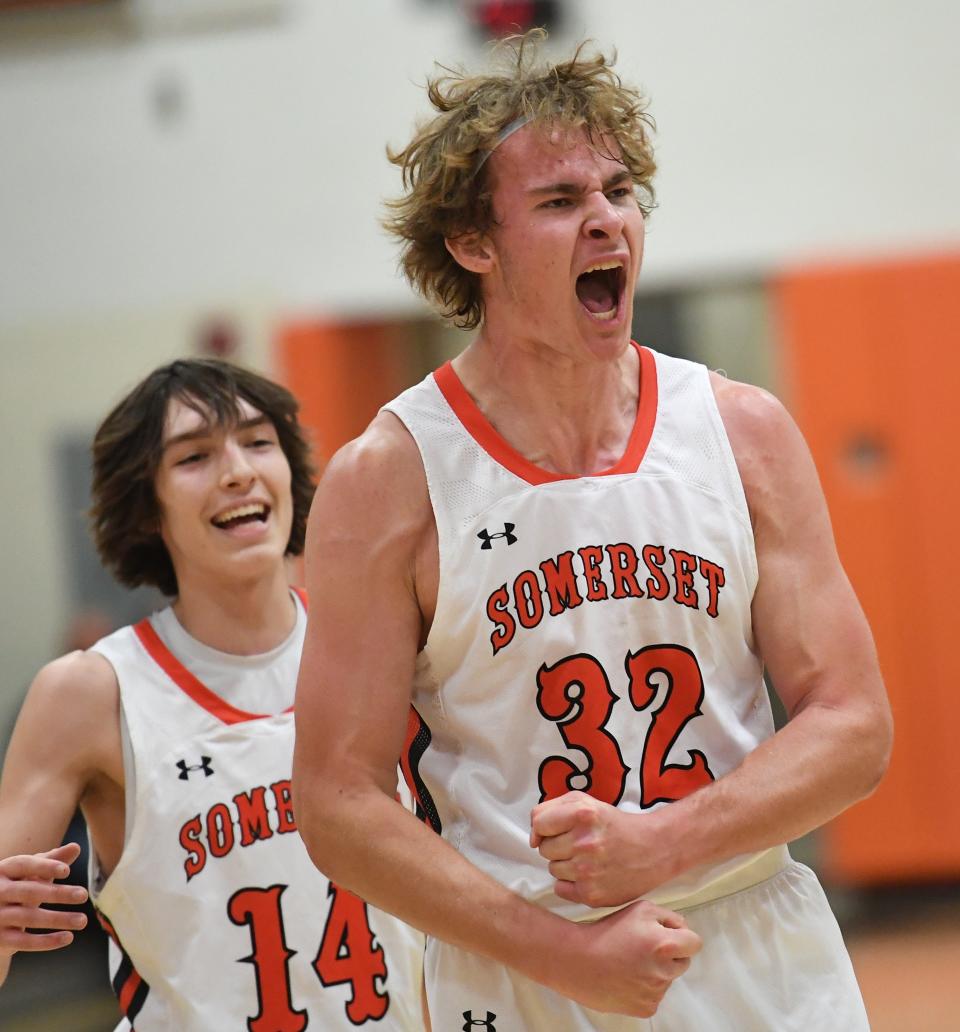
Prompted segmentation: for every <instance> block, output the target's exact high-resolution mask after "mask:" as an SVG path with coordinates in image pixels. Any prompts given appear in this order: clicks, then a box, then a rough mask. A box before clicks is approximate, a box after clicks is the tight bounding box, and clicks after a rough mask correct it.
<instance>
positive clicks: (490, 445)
mask: <svg viewBox="0 0 960 1032" xmlns="http://www.w3.org/2000/svg"><path fill="white" fill-rule="evenodd" d="M630 343H631V344H633V346H634V347H635V348H636V349H637V354H638V355H639V356H640V390H639V398H638V401H637V415H636V418H635V419H634V422H633V429H632V430H631V431H630V440H629V441H627V448H626V451H624V453H623V455H622V456H621V458H620V461H619V462H617V463H616V465H613V466H611V467H610V468H609V469H603V470H600V472H599V473H584V474H579V473H554V472H552V471H551V470H547V469H542V468H541V467H540V466H537V465H536V464H535V463H533V462H531V461H530V460H529V459H527V458H525V457H524V456H523V455H521V454H520V452H518V451H517V450H516V448H514V447H513V445H511V444H509V443H508V442H507V441H505V440H504V438H503V437H501V436H500V434H499V433H497V431H496V430H495V429H494V428H493V426H492V425H491V424H490V421H489V420H488V419H487V417H486V416H485V415H484V414H483V413H482V412H481V411H480V409H479V407H478V406H477V403H476V402H475V401H474V400H473V398H471V397H470V395H469V394H468V393H467V389H466V387H464V386H463V382H462V381H461V379H460V377H459V376H457V374H456V372H455V370H454V368H453V365H452V363H450V362H446V363H444V364H443V365H442V366H441V367H440V368H439V369H437V370H436V372H434V374H433V378H434V380H435V381H436V384H437V387H439V388H440V393H441V394H442V395H443V396H444V398H445V399H446V401H447V404H448V405H449V406H450V408H452V409H453V412H454V415H455V416H456V417H457V418H458V419H459V420H460V422H461V423H462V424H463V428H464V429H465V430H466V431H467V433H468V434H470V436H471V437H472V438H473V439H474V440H475V441H476V442H477V444H479V445H480V447H481V448H483V450H484V451H485V452H486V453H487V454H488V455H489V456H490V457H491V458H492V459H493V460H494V461H495V462H498V463H499V464H500V465H501V466H503V467H504V468H505V469H508V470H509V471H510V472H511V473H513V474H514V475H515V476H518V477H520V479H521V480H526V481H527V483H528V484H550V483H554V482H556V481H558V480H581V479H584V478H586V477H611V476H616V475H617V474H620V473H636V472H637V470H638V469H639V468H640V463H641V462H642V461H643V457H644V455H645V454H646V452H647V446H648V445H649V444H650V438H651V436H652V435H653V426H654V423H655V422H656V419H657V363H656V360H655V359H654V357H653V353H652V352H651V351H650V349H649V348H642V347H640V345H639V344H637V343H636V341H631V342H630Z"/></svg>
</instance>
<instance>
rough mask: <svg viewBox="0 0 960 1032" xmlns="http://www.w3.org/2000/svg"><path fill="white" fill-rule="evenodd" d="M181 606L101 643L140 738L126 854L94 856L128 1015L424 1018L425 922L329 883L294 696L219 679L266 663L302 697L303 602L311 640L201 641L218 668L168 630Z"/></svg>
mask: <svg viewBox="0 0 960 1032" xmlns="http://www.w3.org/2000/svg"><path fill="white" fill-rule="evenodd" d="M173 619H174V618H173V616H172V613H171V612H170V611H169V610H166V611H164V612H163V613H160V614H155V615H154V617H152V618H151V619H150V620H145V621H143V622H142V623H140V624H138V625H137V626H135V627H124V628H122V629H121V630H119V631H117V632H116V633H115V634H112V635H110V636H109V637H107V638H105V639H103V640H102V641H101V642H99V643H98V644H97V645H95V646H94V649H95V650H96V651H97V652H99V653H101V654H102V655H103V656H105V657H106V658H107V659H108V660H109V661H110V663H111V664H112V665H113V668H114V670H115V671H116V674H117V679H118V681H119V685H120V700H121V708H122V715H123V720H124V722H125V725H126V732H127V734H128V736H129V746H130V748H129V754H130V755H125V767H126V770H127V778H128V782H129V787H130V788H131V791H130V792H128V799H127V814H126V820H127V838H126V843H125V845H124V849H123V854H122V856H121V858H120V862H119V864H118V865H117V867H116V869H115V870H114V871H113V872H112V873H111V874H110V876H109V877H108V878H106V880H105V881H103V880H102V879H101V878H100V877H99V875H98V871H97V865H96V862H95V860H94V862H93V863H92V866H91V895H92V898H93V901H94V904H95V906H96V907H97V910H98V912H99V914H100V915H101V922H102V924H103V925H104V927H105V928H106V930H107V932H108V933H109V934H110V937H111V976H112V980H113V987H114V991H115V992H116V994H117V997H118V1000H119V1003H120V1009H121V1012H122V1013H123V1014H124V1015H125V1017H126V1020H127V1022H128V1023H129V1024H127V1025H124V1027H131V1026H132V1027H133V1028H135V1029H136V1032H173V1030H176V1032H232V1030H236V1032H241V1030H242V1032H246V1030H248V1029H249V1030H250V1032H302V1030H304V1029H315V1030H316V1032H327V1030H334V1029H355V1028H357V1027H358V1026H360V1027H364V1028H370V1029H371V1030H372V1029H384V1030H391V1032H392V1030H395V1029H396V1030H401V1032H414V1030H416V1032H421V1030H422V1028H423V1021H422V1016H421V1015H422V1011H421V981H422V956H423V937H422V936H421V935H420V934H419V933H418V932H415V931H413V930H412V929H410V928H408V927H406V926H405V925H402V924H401V923H400V922H398V921H397V920H395V919H394V918H392V917H390V916H389V915H386V914H383V913H381V912H379V911H377V910H375V909H374V908H373V907H369V906H367V905H366V904H365V903H363V902H362V901H361V900H359V899H358V898H357V897H356V896H354V895H352V894H351V893H349V892H346V891H344V890H342V889H340V888H339V887H337V886H336V885H334V884H332V883H331V882H329V881H328V880H327V879H326V878H325V877H324V876H323V875H322V874H321V873H320V872H319V871H318V870H317V869H316V868H315V867H314V865H313V863H312V861H311V860H310V857H309V856H308V854H307V851H306V848H305V847H304V845H303V842H302V840H301V838H300V836H299V835H298V834H297V827H296V823H295V821H294V817H293V810H292V807H291V799H290V773H291V766H292V762H293V742H294V724H293V713H292V709H288V710H286V711H285V712H282V713H277V714H274V715H257V714H255V713H249V712H245V711H244V710H242V709H239V708H237V707H236V706H235V705H233V704H232V703H231V702H230V701H228V700H227V698H225V697H224V696H226V695H229V692H228V691H223V692H221V693H217V692H215V691H213V690H211V687H210V685H215V684H217V683H218V682H219V683H220V684H223V685H227V684H229V678H230V677H231V676H232V677H233V678H238V677H240V674H239V672H238V671H240V670H241V669H243V670H244V671H245V673H246V674H247V675H249V668H250V667H251V666H253V667H254V668H255V669H256V668H257V665H258V664H259V669H260V670H261V671H263V673H262V675H261V676H262V677H263V678H264V679H266V680H268V681H269V680H270V678H273V679H274V680H277V679H278V678H279V680H278V681H277V683H278V684H283V685H284V686H285V687H286V688H287V689H289V691H290V697H291V698H292V687H293V685H294V684H295V681H296V674H297V667H298V663H299V658H300V646H301V644H302V636H303V626H302V625H303V623H304V620H303V615H302V611H301V614H300V618H299V626H298V635H297V640H296V641H293V640H291V641H290V642H288V643H287V646H285V647H282V648H281V649H280V650H278V653H277V655H276V656H274V654H273V653H271V654H269V655H268V657H267V658H266V659H265V657H248V658H247V659H241V658H239V657H226V656H222V654H219V653H213V650H210V649H206V648H205V647H204V646H202V645H200V643H197V642H194V644H195V645H196V646H197V649H196V650H195V654H196V655H199V656H201V657H204V658H203V661H202V662H201V661H199V660H198V661H197V663H195V664H194V665H196V666H198V667H200V668H202V669H203V670H204V672H205V679H206V680H208V682H209V683H208V684H204V683H202V682H201V681H200V680H199V679H198V677H197V676H196V675H195V674H194V673H193V672H191V670H189V669H187V667H186V666H185V665H184V663H183V662H181V660H180V659H179V658H178V657H177V656H175V655H174V654H173V652H172V651H171V649H170V647H169V645H168V643H166V642H165V641H164V640H163V637H162V631H163V629H164V628H165V627H169V626H170V621H172V620H173ZM185 633H186V632H183V631H182V629H180V634H181V635H185ZM167 637H168V638H169V634H168V635H167ZM190 640H191V641H193V639H190ZM211 656H212V657H213V658H211ZM216 656H221V661H219V662H217V661H216V658H215V657H216ZM184 658H187V657H184ZM187 661H188V662H189V661H190V660H189V659H187ZM215 674H217V675H218V676H214V675H215ZM101 882H102V883H101Z"/></svg>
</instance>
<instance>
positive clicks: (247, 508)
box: [213, 502, 267, 523]
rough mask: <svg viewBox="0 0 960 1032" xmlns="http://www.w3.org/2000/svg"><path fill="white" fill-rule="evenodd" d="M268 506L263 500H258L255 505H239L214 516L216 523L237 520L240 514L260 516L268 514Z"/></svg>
mask: <svg viewBox="0 0 960 1032" xmlns="http://www.w3.org/2000/svg"><path fill="white" fill-rule="evenodd" d="M266 512H267V507H266V506H265V505H263V504H262V503H261V502H257V503H255V504H253V505H238V506H237V508H236V509H228V510H227V511H226V512H221V513H219V514H218V515H217V516H214V518H213V522H214V523H229V522H230V520H235V519H237V518H238V517H240V516H260V515H266Z"/></svg>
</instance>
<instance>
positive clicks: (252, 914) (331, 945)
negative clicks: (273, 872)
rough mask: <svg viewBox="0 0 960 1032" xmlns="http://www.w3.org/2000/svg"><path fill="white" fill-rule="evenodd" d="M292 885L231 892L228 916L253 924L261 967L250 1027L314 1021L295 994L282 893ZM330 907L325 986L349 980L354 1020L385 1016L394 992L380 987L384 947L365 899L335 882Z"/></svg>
mask: <svg viewBox="0 0 960 1032" xmlns="http://www.w3.org/2000/svg"><path fill="white" fill-rule="evenodd" d="M286 888H287V886H286V885H271V886H270V888H268V889H255V888H247V889H240V891H239V892H235V893H234V894H233V895H232V896H231V897H230V902H229V903H228V904H227V915H228V916H229V918H230V920H231V921H232V922H233V923H234V924H235V925H248V926H249V928H250V939H251V943H252V946H253V952H252V953H251V954H250V956H249V957H245V958H244V960H245V961H246V962H247V963H249V964H252V965H253V967H254V971H255V972H256V980H257V998H258V1000H259V1002H260V1010H259V1013H257V1014H256V1015H255V1016H253V1017H251V1018H249V1019H248V1021H247V1026H248V1027H249V1029H250V1032H303V1030H304V1029H305V1028H306V1027H307V1025H308V1024H309V1021H310V1019H309V1017H308V1015H307V1012H306V1011H305V1010H296V1009H295V1008H294V1006H293V1000H292V998H291V993H290V971H289V963H290V958H291V957H292V956H293V955H294V953H295V952H296V951H295V950H291V949H289V948H288V947H287V942H286V937H285V936H284V933H283V911H282V910H281V908H280V897H281V896H282V895H283V893H284V890H285V889H286ZM328 891H329V895H330V911H329V913H328V914H327V923H326V926H325V928H324V929H323V938H322V939H321V940H320V949H319V950H318V951H317V956H316V958H315V960H314V962H313V967H314V970H315V971H316V974H317V977H318V978H319V979H320V981H321V983H322V984H323V985H325V986H333V985H342V984H348V985H349V986H350V987H351V990H352V995H351V997H350V999H349V1000H348V1001H347V1003H346V1004H345V1009H346V1013H347V1017H348V1018H349V1019H350V1022H351V1023H352V1024H354V1025H362V1024H363V1023H364V1022H366V1021H379V1020H380V1019H381V1018H382V1017H383V1016H384V1014H386V1013H387V1008H388V1007H389V1006H390V997H389V995H388V994H387V993H386V992H380V991H379V990H378V988H377V980H378V979H379V980H381V984H382V980H383V979H385V978H386V976H387V965H386V961H385V959H384V956H383V947H382V946H381V945H379V943H376V942H375V940H374V937H373V932H372V931H371V930H370V922H369V918H368V916H367V905H366V903H364V902H363V900H361V899H359V898H358V897H357V896H354V895H353V893H352V892H347V891H346V890H345V889H341V888H339V887H338V886H336V885H334V884H333V882H331V883H330V888H329V890H328Z"/></svg>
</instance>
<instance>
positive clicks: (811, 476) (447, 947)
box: [294, 40, 890, 1032]
mask: <svg viewBox="0 0 960 1032" xmlns="http://www.w3.org/2000/svg"><path fill="white" fill-rule="evenodd" d="M429 95H430V98H431V101H432V102H433V104H434V107H435V108H436V109H437V111H438V114H437V115H436V116H435V117H434V119H433V120H432V121H430V122H429V123H428V124H426V125H425V126H423V127H422V128H421V129H420V131H419V132H418V133H417V135H416V136H415V138H414V139H413V141H412V142H411V143H410V145H409V146H408V147H407V148H406V149H405V150H403V151H401V152H400V153H398V154H396V155H394V156H393V160H394V161H395V163H396V164H398V165H399V166H400V167H401V169H402V170H403V175H404V183H405V185H406V186H407V188H408V190H407V193H406V196H404V197H403V198H402V199H401V200H399V201H398V202H396V203H395V205H394V206H393V209H392V217H391V220H390V222H389V225H390V227H391V228H392V229H393V230H394V232H395V233H396V234H397V235H398V236H399V237H400V238H401V239H402V240H403V242H404V259H403V260H404V268H405V270H406V273H407V275H408V277H409V278H410V279H411V281H412V282H413V283H414V284H415V285H416V286H417V287H419V288H420V289H421V290H422V291H423V292H424V293H425V294H426V295H427V296H428V297H430V298H432V299H433V300H435V301H437V302H439V305H440V307H441V309H442V311H443V312H444V313H445V314H446V315H447V316H451V317H453V318H455V319H456V320H457V321H459V322H460V323H461V324H462V325H466V326H478V327H479V333H478V334H477V336H476V337H475V339H474V340H473V341H472V342H471V343H470V344H469V345H468V346H467V347H466V349H465V350H464V351H463V352H462V353H461V354H460V355H459V356H457V357H456V358H455V359H453V361H452V362H451V363H448V364H446V365H445V366H443V367H442V368H441V369H439V370H438V371H437V372H436V373H434V374H433V375H431V376H429V377H427V379H426V380H425V381H424V382H423V383H421V384H419V385H418V386H415V387H413V388H411V389H410V390H408V391H407V392H406V393H404V394H402V395H401V396H400V397H399V398H397V399H396V400H395V401H394V402H392V403H390V404H389V405H387V406H386V408H385V409H384V410H383V411H382V412H381V413H380V414H379V415H378V416H377V417H376V419H375V420H374V421H373V423H372V424H371V426H370V427H369V428H368V430H367V431H366V432H365V433H364V434H363V435H362V437H360V438H359V439H358V440H357V441H355V442H353V443H351V444H350V445H348V446H347V447H346V448H344V449H343V450H342V451H341V452H340V453H339V454H338V455H337V456H336V458H335V459H334V460H333V462H332V463H331V465H330V466H329V468H328V470H327V472H326V474H325V476H324V478H323V480H322V482H321V485H320V487H319V489H318V493H317V497H316V499H315V501H314V505H313V510H312V513H311V518H310V524H309V531H308V548H307V564H308V575H307V581H308V586H309V587H310V590H311V595H312V597H313V598H314V599H315V607H314V610H313V611H312V612H311V615H310V620H309V625H308V631H307V638H306V642H305V646H304V655H303V663H302V666H301V673H300V681H299V690H298V700H297V729H298V730H297V744H296V752H295V760H294V798H295V803H296V808H297V814H298V817H299V819H300V828H301V833H302V834H303V836H304V839H305V841H306V843H307V847H308V849H309V850H310V852H311V855H312V856H313V857H314V859H315V860H316V862H317V863H318V864H319V865H320V866H321V867H323V868H324V869H327V870H329V871H330V873H331V876H332V877H334V878H336V879H339V880H342V881H343V882H344V883H345V884H347V885H349V886H351V887H352V888H353V889H355V890H356V891H357V892H359V893H360V894H361V895H363V896H364V898H368V899H370V900H372V901H374V902H376V904H377V905H378V906H382V907H383V908H384V909H387V910H390V911H392V912H394V913H396V914H398V915H400V916H401V917H402V918H403V919H404V920H407V921H409V922H411V923H412V924H414V925H416V926H418V927H420V928H423V929H424V930H425V931H426V932H427V933H428V934H429V938H428V946H427V959H426V978H427V992H428V998H429V1004H430V1012H431V1019H432V1021H433V1025H434V1028H438V1029H454V1028H456V1029H460V1028H463V1029H473V1030H476V1029H485V1030H486V1032H509V1030H514V1029H546V1028H551V1029H564V1030H565V1032H569V1030H581V1029H604V1030H613V1029H616V1030H626V1029H631V1030H633V1029H640V1028H647V1027H649V1026H648V1024H647V1023H646V1022H642V1021H640V1020H639V1018H641V1017H649V1016H650V1015H652V1014H653V1013H654V1012H655V1011H656V1013H657V1018H656V1022H655V1027H656V1029H657V1032H676V1030H689V1029H694V1028H703V1029H710V1030H711V1032H718V1030H730V1032H734V1030H736V1032H742V1030H745V1029H756V1030H760V1029H770V1030H772V1029H776V1030H778V1032H782V1030H784V1029H797V1030H806V1032H809V1030H812V1029H818V1030H820V1029H823V1030H827V1029H831V1030H833V1029H844V1030H845V1032H850V1030H855V1029H865V1028H866V1027H867V1024H866V1018H865V1014H864V1010H863V1005H862V1001H861V999H860V994H859V990H858V988H857V985H856V982H855V979H854V977H853V973H852V969H851V965H850V962H849V959H848V957H847V955H846V953H845V950H844V947H843V944H842V940H841V938H840V934H839V930H838V928H837V926H836V922H835V921H834V919H833V916H832V914H831V913H830V911H829V908H828V906H827V904H826V902H825V899H824V896H823V893H822V890H821V889H820V886H819V884H818V883H817V880H816V878H815V877H814V876H813V874H812V873H811V872H810V871H808V870H807V869H806V868H804V867H802V866H800V865H798V864H796V863H794V862H792V861H791V859H790V857H789V854H788V852H787V849H786V847H785V845H784V843H785V842H787V841H788V840H790V839H792V838H795V837H796V836H798V835H801V834H803V833H804V832H807V831H809V830H810V829H812V828H815V827H817V826H818V825H820V824H822V823H823V822H824V821H825V820H827V819H829V818H830V817H832V816H833V815H834V814H836V813H838V812H839V811H841V810H842V809H844V807H846V806H848V805H849V804H851V803H852V802H853V801H854V800H856V799H859V798H860V797H862V796H864V795H866V794H867V793H869V792H870V791H871V790H872V788H873V787H874V785H875V784H876V783H877V780H878V779H879V777H880V776H881V773H882V771H883V769H884V766H885V763H886V758H887V753H888V749H889V745H890V717H889V712H888V707H887V703H886V700H885V695H884V691H883V687H882V683H881V679H880V675H879V672H878V667H877V661H876V657H875V654H874V648H873V644H872V640H871V636H870V632H869V629H868V627H867V625H866V623H865V620H864V617H863V614H862V612H861V610H860V607H859V605H858V603H857V601H856V599H855V597H854V594H853V592H852V590H851V588H850V585H849V583H848V581H847V579H846V577H845V576H844V573H843V571H842V569H841V567H840V563H839V561H838V558H837V555H836V551H835V548H834V544H833V540H832V534H831V530H830V525H829V521H828V517H827V513H826V509H825V503H824V500H823V497H822V494H821V491H820V488H819V486H818V482H817V477H816V473H815V470H814V467H813V464H812V462H811V459H810V456H809V453H808V451H807V448H806V446H805V444H804V442H803V440H802V438H801V436H800V434H799V432H798V431H797V429H796V427H795V426H794V424H793V423H792V422H791V420H790V418H789V417H788V415H787V414H786V412H785V411H784V409H783V407H782V406H781V405H780V404H779V403H778V402H777V401H776V400H775V399H773V398H772V397H770V396H769V395H767V394H765V393H764V392H762V391H760V390H757V389H755V388H753V387H749V386H745V385H742V384H738V383H731V382H727V381H725V380H724V379H722V378H721V377H718V376H714V375H712V374H710V373H708V372H707V370H705V369H704V368H702V367H700V366H697V365H694V364H692V363H688V362H684V361H680V360H677V359H671V358H668V357H666V356H663V355H659V354H656V353H654V352H653V351H650V350H649V349H647V348H641V347H638V346H635V345H634V344H632V343H631V341H630V325H631V315H632V299H633V294H634V285H635V283H636V279H637V275H638V273H639V270H640V264H641V259H642V255H643V242H644V218H645V215H646V213H647V211H648V210H649V206H650V203H651V193H650V181H651V176H652V174H653V171H654V162H653V157H652V154H651V150H650V144H649V138H648V128H649V125H650V123H649V119H648V117H647V115H646V114H645V113H644V104H643V101H642V100H641V98H640V96H639V95H638V94H637V93H636V92H635V91H634V90H632V89H630V88H628V87H626V86H624V85H622V84H621V82H620V80H619V79H618V77H617V76H616V75H615V74H614V73H613V71H612V70H611V68H610V67H609V65H608V63H607V62H606V60H605V59H604V58H603V57H602V56H591V55H590V54H588V53H586V52H585V51H584V50H583V49H582V48H581V49H580V50H579V51H578V52H577V54H576V55H575V56H574V57H573V58H572V59H570V60H568V61H563V62H560V63H557V64H552V65H551V64H544V63H541V59H539V58H538V56H537V54H536V46H535V41H531V40H525V41H523V43H522V45H520V46H519V47H516V48H515V49H514V50H513V57H512V60H511V64H510V65H509V66H508V67H506V68H505V69H500V70H497V71H496V72H495V73H493V74H490V75H478V76H474V77H468V76H466V75H458V74H455V73H451V72H447V73H445V77H444V78H442V79H440V80H438V81H434V82H433V83H431V84H430V88H429ZM764 664H766V665H767V666H768V667H769V669H770V672H771V674H772V676H773V679H774V681H775V683H776V685H777V688H778V690H779V693H780V695H781V697H782V699H783V701H784V703H785V705H786V707H787V710H788V712H789V714H790V716H791V720H790V722H789V723H788V725H787V726H786V728H785V729H783V730H782V731H780V732H779V733H776V734H774V731H773V724H772V721H771V717H770V710H769V706H768V702H767V698H766V695H765V692H764V686H763V676H762V675H763V666H764ZM411 698H412V699H413V702H414V704H415V708H416V710H417V712H418V714H419V720H420V727H419V729H418V748H417V752H419V759H418V761H417V762H416V763H411V765H410V768H409V771H408V773H409V774H410V776H411V780H412V782H413V785H414V787H415V788H416V790H417V792H418V797H419V803H420V808H421V810H422V811H423V813H424V815H425V816H426V818H427V820H428V822H429V824H431V825H432V826H433V830H434V831H435V832H439V833H440V834H431V830H430V828H428V827H418V826H416V824H415V822H414V820H412V819H411V816H410V815H409V814H407V813H404V812H402V811H401V810H400V809H399V808H397V807H395V806H393V805H391V801H392V771H393V768H394V766H395V764H396V760H397V756H398V754H399V752H400V750H401V745H402V736H401V735H400V734H399V733H398V731H397V722H398V720H399V719H400V717H401V716H402V714H404V713H405V712H406V709H407V707H408V705H409V703H410V700H411ZM371 828H375V829H376V835H375V836H374V837H372V838H371V837H370V835H369V829H371ZM638 899H642V900H644V902H641V903H639V904H637V903H634V904H633V905H631V901H636V900H638ZM650 901H653V902H650ZM661 906H667V907H669V908H670V911H674V912H677V913H678V914H679V916H672V915H671V913H670V911H668V910H663V909H661V908H660V907H661ZM616 908H620V909H616ZM611 911H613V913H612V914H611ZM563 918H570V919H573V920H572V923H571V922H564V920H563ZM598 918H599V919H598ZM701 941H702V952H701V953H700V954H699V955H697V956H693V955H694V954H695V953H696V951H697V946H698V943H699V942H701ZM691 957H692V958H693V959H692V965H691V966H690V967H689V970H688V971H687V973H686V974H685V975H684V974H683V972H684V971H685V969H687V966H688V964H690V958H691ZM677 976H680V977H677ZM671 983H672V987H671ZM668 987H670V988H668ZM661 1001H662V1003H661ZM658 1005H659V1010H657V1007H658ZM601 1012H604V1013H601ZM620 1015H632V1016H633V1017H622V1016H620Z"/></svg>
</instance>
